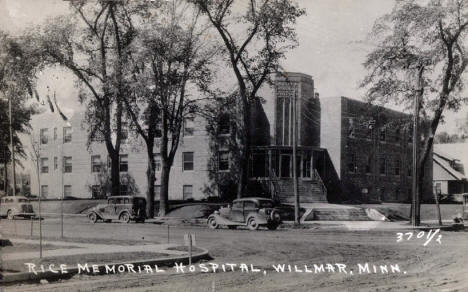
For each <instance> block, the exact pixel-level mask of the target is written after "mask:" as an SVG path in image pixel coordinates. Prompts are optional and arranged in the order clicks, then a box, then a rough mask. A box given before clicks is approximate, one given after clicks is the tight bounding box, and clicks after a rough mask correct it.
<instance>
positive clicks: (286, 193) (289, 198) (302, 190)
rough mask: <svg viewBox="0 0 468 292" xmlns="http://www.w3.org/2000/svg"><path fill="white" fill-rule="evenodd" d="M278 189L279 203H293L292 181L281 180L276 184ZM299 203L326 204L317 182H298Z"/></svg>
mask: <svg viewBox="0 0 468 292" xmlns="http://www.w3.org/2000/svg"><path fill="white" fill-rule="evenodd" d="M276 185H277V187H278V188H279V190H278V193H277V196H278V198H279V200H280V202H281V203H284V204H287V203H294V191H293V180H292V179H281V180H279V181H277V182H276ZM297 189H298V193H299V201H300V202H301V203H319V202H327V198H326V194H325V193H324V192H323V190H322V188H321V186H320V184H319V182H318V181H315V180H301V179H299V180H298V185H297Z"/></svg>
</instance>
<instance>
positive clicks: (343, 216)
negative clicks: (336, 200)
mask: <svg viewBox="0 0 468 292" xmlns="http://www.w3.org/2000/svg"><path fill="white" fill-rule="evenodd" d="M306 220H321V221H370V220H371V219H370V218H369V216H367V213H366V210H365V209H361V208H346V209H345V208H340V209H338V208H336V209H334V208H318V209H313V211H312V212H311V214H310V215H309V216H308V218H307V219H306Z"/></svg>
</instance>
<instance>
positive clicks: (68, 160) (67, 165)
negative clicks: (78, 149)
mask: <svg viewBox="0 0 468 292" xmlns="http://www.w3.org/2000/svg"><path fill="white" fill-rule="evenodd" d="M72 170H73V169H72V157H71V156H64V157H63V172H65V173H71V172H72Z"/></svg>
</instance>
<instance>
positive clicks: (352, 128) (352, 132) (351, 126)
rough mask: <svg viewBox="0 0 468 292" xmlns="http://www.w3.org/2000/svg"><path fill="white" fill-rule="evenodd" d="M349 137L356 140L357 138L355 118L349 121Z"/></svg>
mask: <svg viewBox="0 0 468 292" xmlns="http://www.w3.org/2000/svg"><path fill="white" fill-rule="evenodd" d="M348 124H349V126H348V137H349V138H354V137H356V129H355V125H354V119H353V118H349V119H348Z"/></svg>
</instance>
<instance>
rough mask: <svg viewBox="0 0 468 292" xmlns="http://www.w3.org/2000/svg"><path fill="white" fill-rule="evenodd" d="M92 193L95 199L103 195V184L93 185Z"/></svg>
mask: <svg viewBox="0 0 468 292" xmlns="http://www.w3.org/2000/svg"><path fill="white" fill-rule="evenodd" d="M91 195H92V197H93V198H94V199H96V198H99V197H101V186H99V185H93V186H92V187H91Z"/></svg>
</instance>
